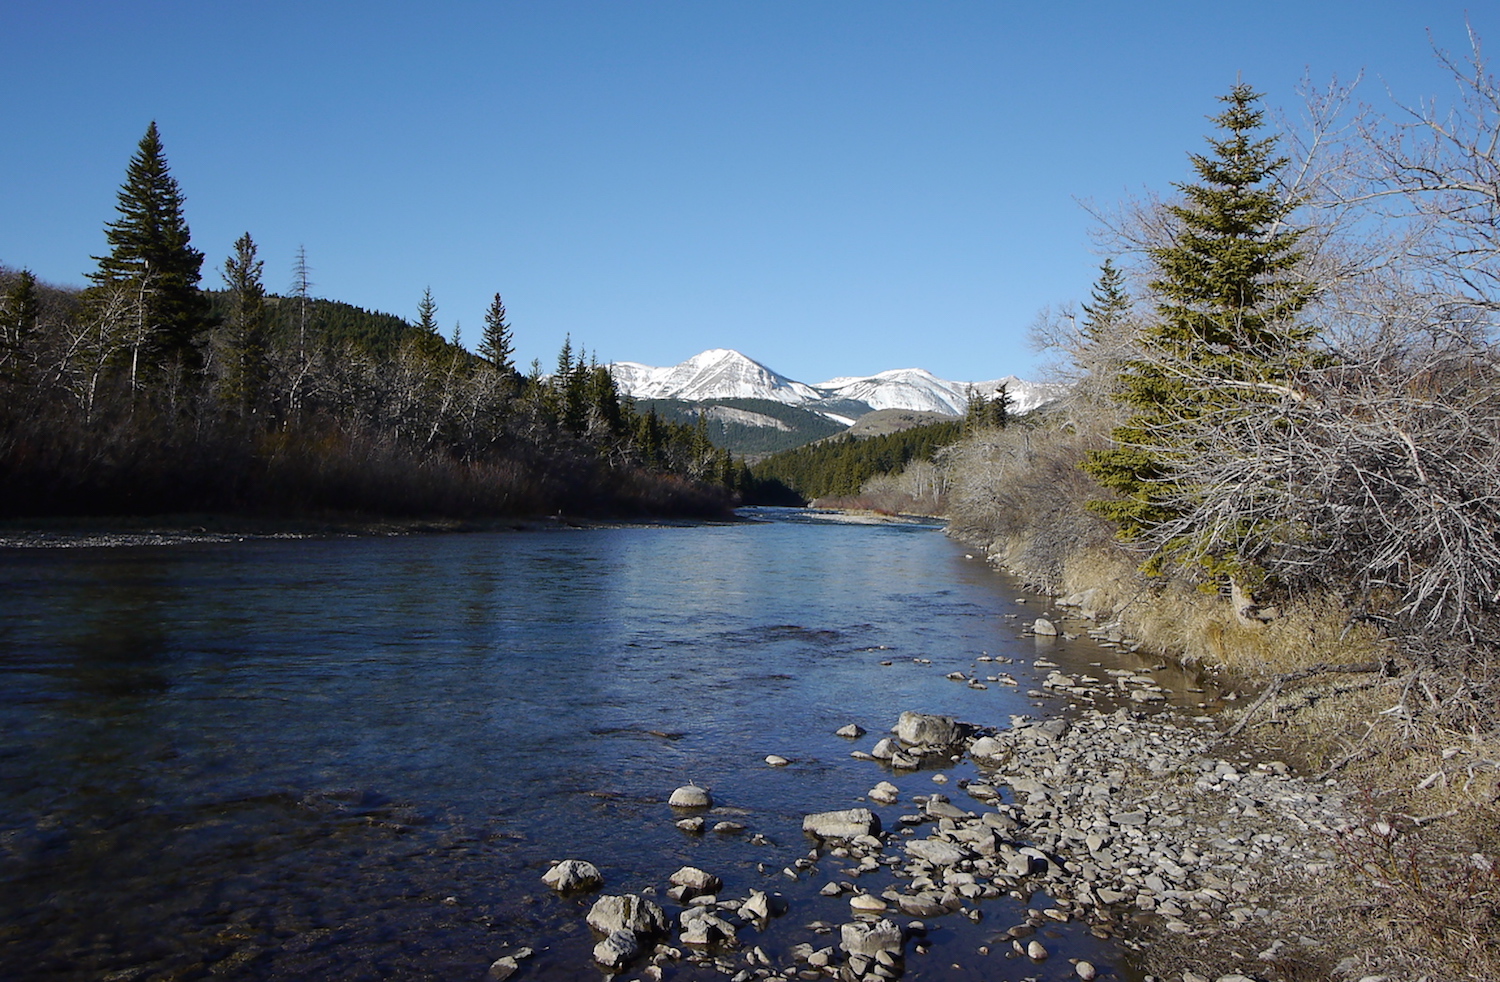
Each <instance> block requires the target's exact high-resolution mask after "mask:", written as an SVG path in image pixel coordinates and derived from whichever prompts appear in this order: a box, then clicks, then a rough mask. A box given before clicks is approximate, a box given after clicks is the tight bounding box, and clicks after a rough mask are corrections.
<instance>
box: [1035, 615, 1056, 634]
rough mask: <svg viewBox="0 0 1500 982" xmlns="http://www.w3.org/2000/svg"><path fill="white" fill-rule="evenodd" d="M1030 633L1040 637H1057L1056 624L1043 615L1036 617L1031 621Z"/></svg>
mask: <svg viewBox="0 0 1500 982" xmlns="http://www.w3.org/2000/svg"><path fill="white" fill-rule="evenodd" d="M1031 633H1032V634H1035V635H1036V636H1038V637H1042V638H1055V637H1057V625H1056V624H1054V623H1052V622H1051V621H1049V620H1047V618H1045V617H1038V618H1037V619H1036V620H1034V621H1032V622H1031Z"/></svg>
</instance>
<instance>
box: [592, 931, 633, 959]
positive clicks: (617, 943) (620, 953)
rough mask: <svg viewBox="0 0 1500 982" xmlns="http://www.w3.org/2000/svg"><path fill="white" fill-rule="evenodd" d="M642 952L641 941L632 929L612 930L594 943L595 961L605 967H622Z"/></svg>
mask: <svg viewBox="0 0 1500 982" xmlns="http://www.w3.org/2000/svg"><path fill="white" fill-rule="evenodd" d="M640 953H641V943H640V941H639V940H638V939H637V938H636V936H635V935H634V934H633V933H631V932H630V931H611V932H610V933H609V936H608V937H606V938H605V939H604V940H603V941H601V942H599V943H598V944H596V945H594V961H596V962H598V963H599V964H600V965H603V966H604V967H605V968H620V967H621V966H623V965H624V964H625V963H626V962H628V961H630V960H631V959H632V958H634V957H635V956H636V955H639V954H640Z"/></svg>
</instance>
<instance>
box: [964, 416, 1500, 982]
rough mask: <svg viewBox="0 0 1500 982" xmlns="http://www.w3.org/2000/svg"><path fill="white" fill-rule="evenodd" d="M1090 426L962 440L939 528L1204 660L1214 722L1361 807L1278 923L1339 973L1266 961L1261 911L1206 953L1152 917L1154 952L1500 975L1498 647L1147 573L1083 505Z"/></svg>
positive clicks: (1397, 972)
mask: <svg viewBox="0 0 1500 982" xmlns="http://www.w3.org/2000/svg"><path fill="white" fill-rule="evenodd" d="M1098 443H1099V439H1098V438H1097V437H1090V436H1088V435H1087V434H1081V433H1079V432H1078V431H1077V430H1076V429H1074V430H1068V429H1063V428H1059V427H1050V428H1049V427H1043V428H1036V429H1032V430H1028V431H1021V430H1011V431H1003V430H996V431H990V432H989V433H986V434H981V435H979V436H976V437H975V438H972V439H970V440H968V441H965V442H964V443H962V444H960V445H958V446H956V447H955V448H953V449H952V451H951V452H950V457H949V459H950V468H949V472H948V480H949V500H950V523H951V524H950V534H952V535H954V536H955V537H956V538H959V539H961V540H963V541H965V542H967V543H970V544H973V545H975V546H977V547H979V548H981V549H983V550H984V551H985V553H986V555H988V556H989V558H990V559H991V561H992V562H994V563H995V564H996V565H999V566H1002V567H1004V568H1006V569H1007V570H1009V571H1011V572H1013V573H1015V574H1016V575H1018V576H1020V577H1021V578H1022V579H1024V580H1025V581H1027V582H1028V583H1029V584H1031V585H1033V586H1035V587H1037V588H1039V589H1042V590H1044V591H1047V592H1050V593H1052V594H1054V595H1056V596H1059V597H1061V598H1065V600H1066V602H1068V603H1069V604H1070V605H1072V606H1074V607H1076V608H1081V609H1082V610H1083V612H1084V614H1085V616H1087V617H1092V618H1093V619H1094V620H1095V621H1096V622H1097V623H1098V624H1100V625H1108V626H1109V627H1110V628H1111V630H1112V631H1114V632H1117V633H1119V634H1121V635H1123V636H1126V637H1128V638H1131V639H1133V640H1134V641H1136V642H1138V643H1139V644H1140V645H1141V646H1142V649H1143V650H1144V651H1147V652H1150V653H1152V654H1154V655H1157V656H1160V657H1166V658H1171V659H1175V660H1178V661H1180V662H1182V663H1184V664H1186V665H1189V666H1195V667H1197V668H1198V669H1199V670H1201V671H1204V672H1206V673H1211V674H1212V675H1213V676H1215V678H1216V680H1217V681H1218V683H1219V684H1220V685H1221V686H1224V687H1227V688H1228V689H1230V690H1231V691H1234V692H1236V693H1237V694H1238V695H1239V697H1240V698H1239V699H1238V700H1236V701H1233V702H1231V703H1230V704H1229V705H1228V707H1227V708H1226V710H1225V711H1224V712H1223V713H1222V714H1221V717H1220V719H1221V721H1222V722H1221V726H1222V730H1223V739H1225V740H1226V741H1228V742H1235V741H1238V742H1249V743H1250V744H1252V745H1254V746H1255V747H1256V748H1257V753H1258V754H1260V755H1261V757H1262V759H1281V760H1286V761H1288V762H1289V763H1291V764H1292V765H1293V766H1294V767H1295V768H1296V769H1297V770H1298V771H1299V772H1300V773H1302V774H1303V775H1305V776H1310V777H1314V778H1316V779H1317V780H1320V781H1334V782H1337V783H1338V785H1339V787H1340V788H1341V789H1342V790H1343V791H1344V792H1345V793H1346V794H1348V795H1349V796H1350V797H1351V798H1352V799H1354V800H1357V801H1359V802H1361V803H1362V805H1361V807H1362V811H1363V815H1362V821H1363V828H1362V829H1361V830H1360V831H1359V832H1358V833H1356V834H1354V835H1348V836H1336V837H1335V836H1331V837H1330V842H1329V843H1328V845H1329V849H1330V850H1331V851H1332V853H1333V854H1334V855H1335V856H1336V857H1337V858H1336V859H1335V860H1334V861H1333V862H1332V863H1331V864H1330V866H1329V868H1328V869H1327V870H1326V871H1325V872H1322V873H1320V874H1319V875H1318V876H1316V877H1313V878H1311V879H1310V881H1309V889H1308V891H1307V892H1306V893H1305V894H1298V895H1297V897H1296V898H1295V899H1293V900H1290V901H1288V902H1287V904H1286V909H1284V910H1280V911H1278V912H1277V920H1276V922H1275V923H1279V924H1280V925H1282V927H1283V929H1285V930H1290V929H1291V928H1288V925H1297V924H1305V925H1307V928H1306V932H1315V933H1316V934H1317V936H1318V937H1320V938H1323V939H1324V940H1331V939H1336V941H1337V944H1338V945H1339V946H1341V947H1342V949H1343V954H1342V956H1341V958H1342V959H1343V961H1342V970H1341V971H1340V972H1339V973H1338V974H1336V975H1333V976H1329V975H1328V974H1326V968H1327V966H1323V967H1322V968H1318V969H1312V968H1309V967H1308V966H1307V965H1305V964H1302V963H1298V962H1296V961H1294V960H1283V962H1277V961H1275V960H1274V959H1259V958H1258V957H1257V955H1258V953H1259V952H1261V951H1264V950H1266V946H1267V944H1269V942H1270V940H1272V939H1271V938H1270V937H1269V936H1268V935H1267V936H1261V937H1256V936H1254V935H1255V932H1256V931H1265V930H1267V929H1266V928H1265V926H1264V925H1240V926H1236V925H1229V924H1226V925H1224V935H1223V936H1222V937H1221V938H1220V942H1222V943H1221V944H1220V943H1219V942H1216V943H1215V945H1214V946H1213V949H1214V950H1212V951H1210V950H1208V949H1207V948H1205V946H1204V942H1203V941H1202V940H1201V939H1195V940H1192V941H1188V940H1185V939H1183V938H1180V937H1177V936H1173V935H1169V934H1168V933H1166V932H1161V934H1160V935H1159V936H1154V937H1153V938H1152V939H1151V943H1150V944H1149V945H1148V946H1147V948H1146V961H1147V964H1148V966H1149V967H1151V968H1152V969H1153V970H1155V971H1158V972H1161V973H1163V974H1164V975H1165V973H1167V972H1178V973H1180V972H1182V971H1185V970H1186V971H1192V970H1194V966H1197V967H1198V968H1199V969H1200V970H1201V969H1203V968H1204V967H1206V965H1207V964H1209V963H1213V964H1217V965H1218V966H1220V967H1221V968H1222V967H1223V966H1224V965H1226V964H1227V963H1228V962H1230V961H1234V960H1235V959H1228V958H1227V955H1228V954H1229V953H1231V952H1232V953H1235V954H1237V955H1243V956H1245V958H1244V961H1243V965H1244V967H1243V968H1242V969H1241V970H1242V971H1245V972H1246V974H1249V975H1251V976H1252V977H1254V978H1265V979H1271V978H1284V979H1289V980H1290V979H1308V978H1327V977H1335V978H1345V977H1348V978H1356V979H1357V978H1361V977H1363V976H1365V975H1368V974H1384V975H1388V976H1389V977H1391V978H1419V977H1422V976H1423V975H1426V976H1427V977H1429V978H1434V979H1436V978H1443V979H1473V980H1480V979H1492V978H1496V977H1500V945H1497V944H1496V941H1497V939H1500V807H1497V802H1500V780H1497V778H1500V734H1497V730H1496V717H1497V712H1500V699H1497V696H1500V671H1497V670H1500V665H1497V664H1495V663H1494V662H1489V661H1486V660H1485V651H1486V649H1485V648H1484V647H1483V646H1478V645H1460V644H1449V645H1441V646H1440V645H1435V644H1433V643H1432V641H1431V639H1428V638H1422V637H1419V636H1401V635H1398V634H1396V633H1394V632H1391V631H1389V630H1385V629H1382V622H1381V621H1380V619H1379V618H1378V617H1375V616H1373V613H1375V610H1374V608H1373V607H1372V605H1370V604H1368V603H1366V604H1364V605H1363V606H1361V605H1357V604H1355V603H1351V602H1350V600H1351V598H1350V597H1346V596H1337V595H1332V594H1329V593H1327V592H1316V591H1307V592H1298V593H1291V592H1283V593H1281V594H1280V595H1278V596H1275V597H1274V599H1275V601H1276V604H1275V607H1274V608H1272V607H1269V606H1263V607H1260V608H1258V609H1257V610H1256V611H1255V614H1256V616H1254V617H1249V618H1247V617H1245V616H1242V613H1240V612H1239V611H1240V610H1241V609H1242V605H1241V606H1240V607H1237V605H1236V603H1235V601H1236V600H1237V599H1238V600H1241V601H1243V599H1244V598H1242V597H1241V598H1236V597H1234V596H1232V595H1231V592H1230V590H1229V589H1228V588H1227V587H1224V588H1218V587H1217V585H1214V584H1209V586H1210V588H1209V589H1207V590H1205V589H1204V584H1202V583H1194V582H1189V581H1187V580H1185V579H1181V578H1172V577H1166V576H1148V575H1146V574H1144V573H1142V572H1141V570H1140V561H1141V558H1142V555H1141V553H1140V552H1139V551H1138V550H1134V549H1131V548H1129V547H1128V546H1127V545H1125V544H1123V543H1121V542H1119V541H1118V540H1117V539H1116V538H1115V535H1114V526H1113V524H1112V523H1110V522H1107V521H1105V520H1104V519H1102V518H1100V517H1098V516H1096V515H1095V514H1094V513H1092V512H1091V511H1090V510H1089V509H1088V508H1087V507H1086V505H1087V502H1088V501H1089V500H1090V499H1091V498H1092V497H1095V496H1097V495H1098V493H1099V491H1098V489H1097V487H1096V486H1094V485H1093V484H1092V482H1091V481H1089V480H1088V478H1087V476H1086V475H1085V474H1083V472H1082V471H1081V470H1079V468H1078V466H1077V463H1078V461H1079V460H1081V459H1082V458H1083V456H1084V454H1086V453H1087V452H1088V450H1089V449H1091V448H1092V447H1094V446H1097V445H1098ZM1490 654H1491V655H1493V650H1492V649H1490ZM1314 926H1315V927H1314ZM1285 930H1283V933H1285ZM1257 945H1259V947H1257ZM1335 961H1336V962H1337V961H1338V960H1335ZM1167 977H1171V978H1177V977H1180V975H1170V976H1167ZM1212 977H1215V976H1210V978H1212Z"/></svg>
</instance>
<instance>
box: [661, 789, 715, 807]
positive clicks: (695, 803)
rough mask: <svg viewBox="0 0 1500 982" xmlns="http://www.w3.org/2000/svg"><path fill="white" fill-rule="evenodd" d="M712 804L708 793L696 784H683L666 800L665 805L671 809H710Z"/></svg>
mask: <svg viewBox="0 0 1500 982" xmlns="http://www.w3.org/2000/svg"><path fill="white" fill-rule="evenodd" d="M713 803H714V801H713V799H712V798H710V797H709V795H708V792H707V791H705V790H704V789H702V788H700V787H698V786H697V785H696V784H684V785H683V786H682V787H680V788H678V789H677V790H676V791H673V792H672V797H670V798H668V799H667V804H669V805H671V806H672V807H673V808H712V807H713Z"/></svg>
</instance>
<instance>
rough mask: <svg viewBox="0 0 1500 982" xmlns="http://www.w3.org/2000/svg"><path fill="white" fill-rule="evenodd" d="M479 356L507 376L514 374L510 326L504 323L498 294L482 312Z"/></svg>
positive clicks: (503, 309) (513, 353)
mask: <svg viewBox="0 0 1500 982" xmlns="http://www.w3.org/2000/svg"><path fill="white" fill-rule="evenodd" d="M479 356H480V357H481V358H484V359H485V360H486V361H488V362H489V363H490V364H491V365H494V366H495V368H497V369H499V370H500V371H501V372H504V373H505V374H507V375H514V374H515V373H516V363H515V347H514V345H513V343H512V338H511V330H510V324H508V323H506V320H505V304H504V303H503V302H502V301H501V300H500V294H498V293H497V294H495V299H494V300H491V301H490V307H489V309H488V310H486V311H485V312H484V337H483V338H481V339H480V342H479Z"/></svg>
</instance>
